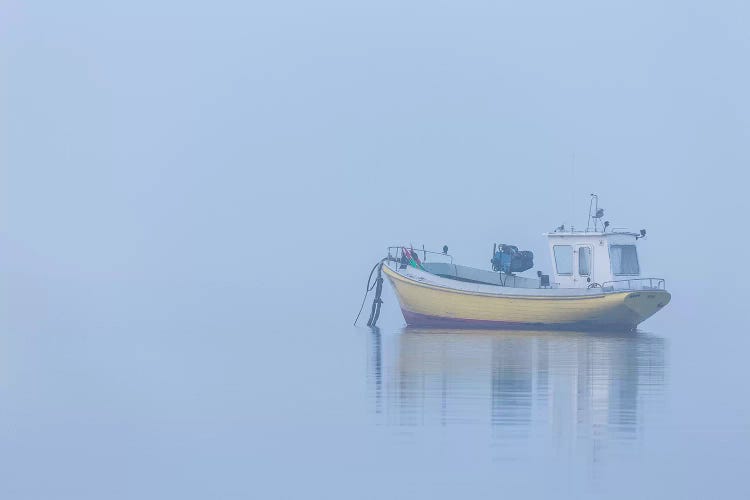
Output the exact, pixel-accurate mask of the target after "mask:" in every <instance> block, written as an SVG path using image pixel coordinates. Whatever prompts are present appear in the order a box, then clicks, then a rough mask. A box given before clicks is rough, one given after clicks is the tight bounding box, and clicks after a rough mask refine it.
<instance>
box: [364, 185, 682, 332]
mask: <svg viewBox="0 0 750 500" xmlns="http://www.w3.org/2000/svg"><path fill="white" fill-rule="evenodd" d="M592 196H593V195H592ZM595 199H596V200H597V204H598V199H597V198H596V197H595V196H594V198H592V202H593V201H594V200H595ZM592 209H593V211H592ZM603 213H604V212H603V209H599V208H598V205H597V206H596V207H594V206H593V203H592V205H591V207H590V209H589V220H590V221H593V223H590V225H589V227H587V229H586V230H585V231H574V230H573V229H572V228H570V230H566V229H565V227H564V226H560V227H559V228H557V230H555V231H554V232H551V233H547V234H546V235H545V236H547V239H548V243H549V249H550V254H551V256H552V269H553V272H552V276H551V277H550V276H548V275H545V274H542V273H541V271H538V272H537V277H535V278H531V277H524V276H521V275H517V274H516V273H517V272H523V271H526V270H529V269H531V267H533V254H532V253H531V252H528V251H518V249H517V248H516V247H515V246H513V245H505V244H499V245H495V248H494V250H493V257H492V260H491V262H492V266H493V270H492V271H489V270H483V269H478V268H473V267H468V266H461V265H457V264H454V263H453V257H452V256H450V255H448V248H447V247H444V248H443V252H442V253H440V252H428V251H427V250H424V249H422V250H414V249H413V248H407V247H390V248H389V249H388V256H387V257H386V258H385V259H383V262H384V263H383V264H382V265H381V267H380V270H382V272H383V273H384V274H385V276H386V277H387V278H388V280H389V281H390V283H391V284H392V285H393V288H394V290H395V292H396V296H397V297H398V301H399V304H400V306H401V311H402V312H403V315H404V319H405V320H406V323H407V324H409V325H412V326H422V327H438V328H532V329H540V328H545V329H546V328H556V329H569V330H602V329H606V330H634V329H635V328H636V326H637V325H638V324H639V323H641V322H643V321H644V320H646V319H647V318H649V317H651V316H652V315H654V314H655V313H656V312H658V311H659V310H660V309H661V308H663V307H664V306H665V305H667V304H668V303H669V301H670V299H671V295H670V294H669V292H667V291H666V289H665V283H664V280H663V279H660V278H648V277H643V276H642V275H641V270H640V265H639V262H638V252H637V249H636V246H637V244H638V243H639V240H641V239H642V238H643V237H644V236H645V235H646V231H645V230H641V231H640V232H639V233H633V232H626V231H612V230H608V227H609V222H605V223H604V224H603V225H601V226H600V223H599V219H600V218H601V217H602V216H603ZM420 255H421V258H420ZM428 256H429V257H428ZM380 270H379V277H378V280H379V281H378V283H380V282H382V280H381V278H380ZM550 278H551V279H550ZM379 290H380V286H378V291H379ZM379 303H380V296H379V294H377V295H376V300H375V303H374V304H373V315H371V319H370V322H369V323H368V324H374V322H375V321H377V314H378V313H379Z"/></svg>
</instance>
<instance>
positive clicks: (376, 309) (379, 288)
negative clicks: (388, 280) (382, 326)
mask: <svg viewBox="0 0 750 500" xmlns="http://www.w3.org/2000/svg"><path fill="white" fill-rule="evenodd" d="M382 292H383V263H382V262H381V263H380V266H379V267H378V278H377V280H375V300H373V301H372V310H371V311H370V319H369V320H367V326H375V323H377V322H378V317H380V305H381V304H382V303H383V301H382V300H381V299H380V294H381V293H382Z"/></svg>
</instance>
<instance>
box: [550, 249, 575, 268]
mask: <svg viewBox="0 0 750 500" xmlns="http://www.w3.org/2000/svg"><path fill="white" fill-rule="evenodd" d="M552 251H553V252H554V254H555V267H556V268H557V274H558V275H560V274H563V275H564V274H568V275H570V274H573V247H572V246H570V245H555V246H554V247H552Z"/></svg>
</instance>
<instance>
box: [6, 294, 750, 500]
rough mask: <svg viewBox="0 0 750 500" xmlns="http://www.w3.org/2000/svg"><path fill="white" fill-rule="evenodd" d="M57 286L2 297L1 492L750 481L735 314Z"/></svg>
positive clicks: (487, 492) (558, 488)
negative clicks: (472, 320) (516, 310)
mask: <svg viewBox="0 0 750 500" xmlns="http://www.w3.org/2000/svg"><path fill="white" fill-rule="evenodd" d="M52 285H54V286H49V287H47V288H44V289H40V288H27V289H23V288H21V287H17V288H16V289H17V290H18V293H16V294H13V295H8V296H7V297H6V300H5V304H6V305H7V307H6V310H5V315H4V319H3V321H4V324H3V335H2V345H1V346H0V347H1V348H2V349H1V350H0V361H1V363H0V375H1V377H0V444H1V445H2V446H1V447H0V493H1V494H2V498H14V499H16V498H18V499H25V498H76V499H80V498H97V499H100V498H282V499H286V498H321V499H328V498H367V499H369V498H372V499H381V498H431V499H434V498H498V497H503V496H509V495H513V496H516V497H522V498H602V497H607V498H635V497H637V498H748V495H749V494H750V487H749V486H748V482H747V480H746V471H747V469H748V465H749V464H750V462H749V458H750V426H749V425H748V423H749V422H750V419H749V417H750V404H748V388H747V384H746V381H747V377H745V376H744V375H738V374H743V373H744V372H745V369H744V367H745V366H746V365H747V364H746V353H747V345H748V343H747V338H746V337H745V336H744V331H743V330H742V329H740V328H738V327H737V326H736V325H738V324H741V323H739V322H737V321H735V320H726V321H725V322H723V323H720V322H707V323H706V322H705V319H704V318H705V316H702V315H691V313H690V311H688V310H687V309H685V310H684V312H683V313H682V314H679V315H678V314H673V315H672V316H670V317H668V318H664V319H665V320H669V321H662V322H661V323H654V326H656V327H660V328H661V329H660V330H659V329H657V328H654V329H653V331H644V332H639V333H637V334H630V335H612V334H591V333H575V332H513V331H457V330H444V331H440V330H418V329H409V328H404V326H403V323H402V320H401V318H400V317H399V316H398V311H397V310H393V309H394V308H390V309H386V310H385V311H384V316H383V319H382V325H381V327H380V328H378V329H369V328H365V327H353V326H351V324H350V321H351V319H350V318H349V317H348V315H347V317H345V318H342V314H341V311H339V310H338V309H337V303H336V301H334V300H331V301H320V300H309V299H310V295H309V294H305V293H302V291H300V293H299V294H298V295H296V297H297V298H298V300H296V301H295V312H294V314H288V315H284V314H280V313H281V312H282V311H283V309H281V308H280V306H278V305H277V304H276V302H275V300H276V299H275V297H278V296H279V294H277V293H276V292H274V291H273V290H272V291H271V292H269V293H268V294H267V295H266V296H265V297H266V298H264V296H263V295H261V294H258V293H256V292H254V291H252V290H247V289H245V288H242V287H236V286H228V285H222V284H205V285H204V286H202V287H195V286H193V287H185V288H183V289H180V287H176V286H175V285H174V283H171V282H170V283H163V284H158V283H151V284H150V285H151V286H150V287H146V286H141V285H140V284H134V283H122V286H121V287H112V286H108V287H96V286H93V285H92V286H90V287H88V286H87V287H80V288H75V289H73V290H71V289H70V287H69V286H64V285H63V284H62V283H59V284H54V283H53V284H52ZM66 285H67V284H66ZM134 290H138V291H139V292H142V293H134ZM73 292H74V293H73ZM355 300H356V299H355ZM253 301H255V302H253ZM248 304H252V305H251V306H248ZM261 306H262V307H261ZM387 306H388V307H391V306H393V302H392V300H391V298H387ZM665 316H666V312H665ZM660 325H661V326H660ZM664 325H666V326H664ZM733 325H735V326H733Z"/></svg>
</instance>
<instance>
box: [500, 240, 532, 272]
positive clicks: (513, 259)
mask: <svg viewBox="0 0 750 500" xmlns="http://www.w3.org/2000/svg"><path fill="white" fill-rule="evenodd" d="M490 262H492V270H493V271H502V272H504V273H506V274H508V273H521V272H523V271H527V270H529V269H531V268H532V267H534V253H533V252H530V251H528V250H521V251H519V250H518V247H517V246H514V245H504V244H501V245H498V248H497V251H496V252H495V255H494V256H493V257H492V260H491V261H490Z"/></svg>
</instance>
